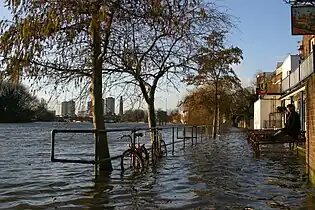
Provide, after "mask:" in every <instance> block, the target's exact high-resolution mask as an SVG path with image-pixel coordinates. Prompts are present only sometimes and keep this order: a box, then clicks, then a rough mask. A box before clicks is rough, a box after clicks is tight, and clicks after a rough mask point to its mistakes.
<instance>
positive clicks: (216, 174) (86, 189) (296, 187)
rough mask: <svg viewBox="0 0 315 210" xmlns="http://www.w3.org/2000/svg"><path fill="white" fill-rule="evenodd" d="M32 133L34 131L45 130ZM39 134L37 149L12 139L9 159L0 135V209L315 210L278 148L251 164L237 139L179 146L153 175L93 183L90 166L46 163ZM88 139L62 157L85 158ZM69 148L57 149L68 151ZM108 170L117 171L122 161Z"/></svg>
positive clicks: (303, 181)
mask: <svg viewBox="0 0 315 210" xmlns="http://www.w3.org/2000/svg"><path fill="white" fill-rule="evenodd" d="M37 126H38V127H37V128H32V130H34V129H38V132H37V133H39V130H45V129H43V128H42V127H41V126H39V125H37ZM10 129H14V128H10ZM26 129H28V128H26ZM0 130H1V127H0ZM42 132H43V133H42V135H41V137H39V136H38V135H34V134H33V138H34V139H36V140H37V141H38V142H36V141H34V140H27V139H25V138H24V139H23V136H22V134H21V135H20V136H19V137H16V136H15V137H14V138H15V139H16V141H20V144H21V145H19V146H21V147H20V148H19V149H17V148H13V149H11V151H10V152H8V150H9V149H10V148H11V147H12V146H13V145H15V144H13V143H12V141H11V139H9V138H8V137H6V136H7V135H9V134H11V133H12V131H11V130H10V132H8V133H9V134H8V133H7V134H6V133H5V130H4V129H3V130H2V132H0V135H3V136H2V137H3V139H4V140H3V141H1V142H0V144H1V145H0V146H1V147H0V150H1V153H0V167H1V171H0V177H1V180H0V189H1V192H0V209H10V208H12V209H43V208H45V209H71V208H73V209H78V208H79V209H80V208H81V209H198V208H200V209H245V208H246V207H250V208H252V209H315V193H314V192H315V191H314V190H313V189H312V188H311V186H309V185H308V183H307V178H306V177H305V175H304V168H305V166H304V165H303V160H301V159H299V158H298V157H297V156H296V153H294V152H290V151H289V150H288V149H287V148H286V147H283V146H279V147H271V148H266V149H265V150H264V151H263V152H262V153H261V155H260V157H259V158H255V156H254V153H253V151H252V149H251V147H250V146H249V145H248V143H247V140H246V134H245V133H242V132H230V133H226V134H223V135H221V136H220V137H219V138H218V139H216V140H211V139H210V140H205V139H204V140H203V142H202V143H198V144H197V145H194V146H192V147H191V146H190V142H188V143H186V148H185V149H183V145H182V144H177V145H176V146H175V153H174V155H172V154H171V153H170V152H169V155H168V156H167V157H165V158H163V159H162V160H161V162H160V163H159V164H158V165H157V166H156V167H154V168H147V169H145V170H144V171H133V172H132V171H129V172H128V171H126V172H125V173H121V172H122V171H120V170H114V171H113V172H112V173H111V174H104V173H102V174H100V175H99V176H98V177H97V178H96V179H93V174H94V172H93V166H87V165H78V164H60V163H51V162H50V161H49V143H47V139H49V132H48V131H42ZM29 135H30V136H31V134H29ZM24 136H25V134H24ZM164 137H165V138H167V137H169V136H167V135H165V136H164ZM43 138H44V140H43ZM87 138H88V137H85V139H76V142H75V144H73V143H72V144H71V147H69V146H68V147H69V148H71V149H67V148H64V150H65V151H66V152H72V153H74V151H75V150H76V149H78V148H79V150H78V151H80V155H82V154H86V153H89V152H90V150H88V149H89V147H90V146H91V145H93V142H92V140H91V142H90V143H86V142H87ZM112 139H117V138H116V137H115V136H112ZM169 139H170V138H169ZM166 140H167V139H166ZM66 142H67V141H66V140H60V142H59V143H60V144H61V145H62V147H66V145H67V144H68V145H69V143H66ZM167 142H169V140H167ZM124 144H125V142H122V143H121V144H120V143H119V142H115V141H114V140H112V141H111V145H110V147H111V149H112V150H111V151H116V152H117V153H119V152H121V151H123V149H125V147H122V145H124ZM25 145H28V146H27V147H25ZM188 145H189V146H188ZM39 147H40V149H39ZM168 149H169V150H170V149H171V146H169V147H168ZM64 150H60V151H61V152H64ZM82 150H83V151H82ZM91 151H93V148H92V149H91ZM18 152H20V153H18ZM60 154H64V153H60ZM17 156H18V157H19V158H16V157H17ZM91 156H93V154H92V153H91ZM28 163H31V165H28ZM113 165H114V168H118V165H119V161H113Z"/></svg>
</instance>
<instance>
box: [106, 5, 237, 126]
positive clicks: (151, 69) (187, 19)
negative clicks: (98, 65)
mask: <svg viewBox="0 0 315 210" xmlns="http://www.w3.org/2000/svg"><path fill="white" fill-rule="evenodd" d="M157 2H158V3H157ZM156 4H158V5H157V6H156V7H145V6H143V7H139V9H137V16H136V17H135V18H133V19H126V20H125V21H124V22H120V24H121V26H120V27H115V30H113V31H112V38H113V39H115V40H116V42H114V41H113V42H111V44H112V45H111V46H110V48H109V51H111V52H110V53H109V54H108V55H109V56H110V57H108V60H109V61H110V62H109V63H106V65H104V67H103V68H104V72H116V73H117V74H120V75H127V77H123V78H124V82H125V83H126V84H129V85H133V86H135V87H138V88H139V90H140V91H141V93H142V95H143V97H144V99H145V101H146V103H147V106H148V118H149V126H150V127H151V128H153V127H156V113H155V104H154V102H155V93H156V90H157V89H158V88H159V86H161V81H162V78H165V82H167V83H169V84H171V85H173V86H174V87H176V86H177V84H176V82H177V81H181V80H182V79H183V77H184V76H185V75H187V74H188V73H189V72H190V71H191V68H192V67H193V66H192V65H191V63H192V60H193V59H195V58H196V57H197V56H198V54H199V48H200V46H201V45H202V43H204V41H205V40H204V39H202V37H204V36H206V35H208V34H210V33H211V32H212V31H214V30H218V28H229V27H230V26H231V22H230V19H229V16H228V15H227V14H225V13H222V12H220V11H219V9H218V8H217V6H216V5H215V4H214V3H205V2H204V1H190V0H178V1H167V0H164V1H163V0H162V1H156ZM119 40H120V41H119ZM122 81H123V80H122Z"/></svg>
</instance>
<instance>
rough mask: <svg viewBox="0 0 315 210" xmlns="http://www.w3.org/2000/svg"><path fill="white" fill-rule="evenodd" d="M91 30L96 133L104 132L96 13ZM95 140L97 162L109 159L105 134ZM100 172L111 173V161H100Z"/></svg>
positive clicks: (100, 59) (99, 48) (100, 62)
mask: <svg viewBox="0 0 315 210" xmlns="http://www.w3.org/2000/svg"><path fill="white" fill-rule="evenodd" d="M93 21H94V25H93V29H92V44H93V58H92V61H93V73H92V86H91V97H92V107H93V111H92V114H93V124H94V129H96V131H99V130H105V123H104V111H103V107H102V104H103V103H102V99H103V98H102V63H103V62H102V58H101V37H100V30H99V28H100V24H99V21H98V18H97V13H96V14H94V15H93ZM96 137H97V139H96V141H97V146H98V148H97V152H98V157H97V158H98V160H104V159H106V158H110V155H109V149H108V141H107V134H106V133H98V135H96ZM99 170H100V171H111V170H112V164H111V161H110V160H108V161H102V162H100V164H99Z"/></svg>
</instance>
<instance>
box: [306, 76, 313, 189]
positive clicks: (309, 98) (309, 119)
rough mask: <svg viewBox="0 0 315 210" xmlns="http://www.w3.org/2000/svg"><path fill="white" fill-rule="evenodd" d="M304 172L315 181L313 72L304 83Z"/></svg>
mask: <svg viewBox="0 0 315 210" xmlns="http://www.w3.org/2000/svg"><path fill="white" fill-rule="evenodd" d="M306 130H307V133H306V138H307V140H306V150H305V152H306V166H307V168H306V172H307V173H309V175H310V179H311V181H312V182H313V183H315V74H313V75H312V76H311V77H310V78H309V80H308V81H307V83H306Z"/></svg>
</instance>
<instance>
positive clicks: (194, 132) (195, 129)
mask: <svg viewBox="0 0 315 210" xmlns="http://www.w3.org/2000/svg"><path fill="white" fill-rule="evenodd" d="M206 127H207V126H191V125H190V126H174V127H158V128H155V129H158V130H171V133H172V140H171V142H170V143H167V144H166V146H169V145H172V154H174V151H175V144H177V143H180V142H183V147H184V148H185V145H186V141H187V140H188V139H190V140H191V145H194V143H195V144H197V143H198V137H199V139H200V142H202V139H203V138H204V137H205V136H204V134H205V131H206ZM150 130H152V129H150V128H121V129H106V130H98V131H97V130H95V129H75V130H68V129H54V130H52V131H51V157H50V159H51V161H52V162H61V163H80V164H94V165H95V167H97V165H98V164H99V163H100V162H103V161H109V160H115V159H120V158H121V156H122V154H119V155H115V156H111V157H110V158H106V159H101V160H99V159H98V152H99V148H98V143H97V139H98V135H99V134H101V133H105V134H106V135H107V134H108V133H114V132H128V131H129V132H132V131H150ZM175 131H176V135H175ZM180 131H182V136H181V135H180ZM189 131H190V132H189ZM188 132H189V133H190V135H187V133H188ZM58 133H68V134H93V135H94V145H95V150H94V160H74V159H64V158H56V157H55V147H56V134H58ZM198 134H199V135H198ZM175 138H176V140H175ZM194 141H195V142H194ZM126 149H127V148H126ZM147 149H148V150H149V149H151V148H147Z"/></svg>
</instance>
